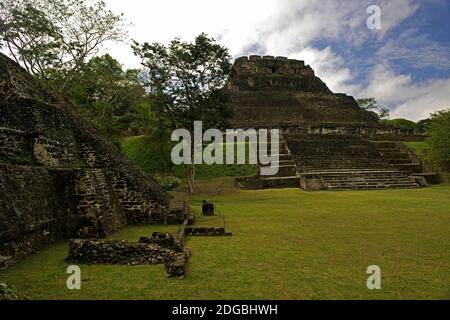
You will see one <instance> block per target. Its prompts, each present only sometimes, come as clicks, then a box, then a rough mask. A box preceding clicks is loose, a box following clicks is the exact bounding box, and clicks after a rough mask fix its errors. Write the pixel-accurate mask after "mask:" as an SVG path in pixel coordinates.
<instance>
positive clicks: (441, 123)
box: [427, 109, 450, 171]
mask: <svg viewBox="0 0 450 320" xmlns="http://www.w3.org/2000/svg"><path fill="white" fill-rule="evenodd" d="M427 143H428V145H429V146H430V157H431V159H432V160H433V161H434V162H435V163H436V164H437V165H438V166H439V167H440V168H441V169H443V170H446V171H449V170H450V109H448V110H445V111H439V112H437V113H434V114H432V115H431V124H430V130H429V138H428V139H427Z"/></svg>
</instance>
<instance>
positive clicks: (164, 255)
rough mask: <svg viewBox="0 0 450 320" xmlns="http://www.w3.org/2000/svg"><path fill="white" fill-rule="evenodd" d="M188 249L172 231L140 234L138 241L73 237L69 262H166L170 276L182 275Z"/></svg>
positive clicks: (177, 276)
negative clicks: (77, 238)
mask: <svg viewBox="0 0 450 320" xmlns="http://www.w3.org/2000/svg"><path fill="white" fill-rule="evenodd" d="M190 256H191V252H190V250H189V249H187V248H184V247H183V244H182V243H181V244H180V243H178V242H177V241H176V239H175V238H174V236H173V235H171V234H169V233H159V232H155V233H153V235H152V237H150V238H147V237H141V238H140V239H139V242H129V241H126V240H103V241H102V240H72V241H71V242H70V244H69V253H68V256H67V258H66V262H68V263H83V264H122V265H145V264H164V265H165V270H166V274H167V276H168V277H171V278H172V277H176V278H179V279H183V278H184V277H185V275H186V269H187V262H188V260H189V258H190Z"/></svg>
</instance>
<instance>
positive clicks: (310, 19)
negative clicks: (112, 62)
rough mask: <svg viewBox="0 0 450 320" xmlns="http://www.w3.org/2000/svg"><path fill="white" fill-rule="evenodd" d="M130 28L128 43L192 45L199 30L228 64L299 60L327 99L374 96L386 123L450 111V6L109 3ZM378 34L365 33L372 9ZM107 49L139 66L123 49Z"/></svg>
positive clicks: (197, 0) (315, 0)
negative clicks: (221, 48)
mask: <svg viewBox="0 0 450 320" xmlns="http://www.w3.org/2000/svg"><path fill="white" fill-rule="evenodd" d="M106 3H107V5H108V7H109V8H110V9H111V10H113V11H114V12H117V13H123V14H124V17H125V19H127V21H128V22H130V23H132V25H130V26H129V27H128V32H129V37H130V39H135V40H137V41H139V42H145V41H147V42H163V43H167V42H169V41H170V40H171V39H173V38H174V37H180V38H181V39H183V40H187V41H191V40H193V39H194V38H195V36H196V35H198V34H199V33H201V32H206V33H208V34H209V35H210V36H213V37H214V38H215V39H216V40H218V41H220V42H221V43H222V44H223V45H225V46H227V47H228V48H229V49H230V53H231V54H232V55H233V57H235V58H236V57H239V56H243V55H250V54H261V55H264V54H269V55H281V56H288V57H290V58H296V59H301V60H305V62H306V63H307V64H310V65H311V66H312V67H313V69H314V70H315V71H316V74H317V75H318V76H319V77H320V78H322V80H324V81H325V82H326V83H327V84H328V86H329V87H330V89H331V90H333V91H334V92H345V93H348V94H351V95H354V96H355V97H357V98H361V97H375V98H376V99H377V100H378V101H379V102H381V103H382V104H384V105H385V106H387V107H389V108H390V109H391V110H392V111H391V116H392V118H396V117H403V118H408V119H411V120H420V119H424V118H427V117H428V115H429V114H430V112H434V111H436V110H441V109H445V108H450V0H228V1H217V0H190V1H186V0H158V1H156V0H126V1H124V0H106ZM374 4H375V5H378V6H379V7H380V8H381V29H380V30H370V29H369V28H367V25H366V21H367V18H368V17H369V16H370V14H368V13H367V8H368V7H369V6H370V5H374ZM107 50H108V52H109V53H110V54H112V55H113V56H114V57H116V58H117V59H118V60H119V61H120V62H121V63H123V64H124V65H125V66H126V67H139V60H138V58H136V57H134V56H133V53H132V51H131V49H130V48H129V45H127V44H112V45H109V46H108V48H107Z"/></svg>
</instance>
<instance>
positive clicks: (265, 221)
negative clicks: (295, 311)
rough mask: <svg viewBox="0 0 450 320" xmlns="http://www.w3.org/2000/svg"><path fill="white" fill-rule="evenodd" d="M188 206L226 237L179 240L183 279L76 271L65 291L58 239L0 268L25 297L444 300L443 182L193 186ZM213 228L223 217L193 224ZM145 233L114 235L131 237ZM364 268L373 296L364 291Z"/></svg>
mask: <svg viewBox="0 0 450 320" xmlns="http://www.w3.org/2000/svg"><path fill="white" fill-rule="evenodd" d="M198 191H199V194H197V195H195V196H192V197H190V198H188V201H189V202H190V204H191V205H192V206H193V208H194V209H195V210H196V212H199V210H200V205H201V200H203V199H209V200H212V201H214V202H215V203H216V204H217V207H218V211H219V214H221V215H224V216H225V224H226V227H227V229H228V230H229V231H232V232H233V233H234V236H233V237H225V238H204V237H198V238H193V237H189V238H188V240H187V244H186V245H187V246H188V247H189V248H191V249H192V253H193V256H192V258H191V259H190V262H189V269H188V275H187V278H186V279H184V280H174V279H167V278H166V277H165V273H164V267H163V266H162V265H156V266H133V267H131V266H102V265H92V266H87V265H81V266H80V267H81V270H82V279H84V281H83V282H82V289H81V290H78V291H77V290H75V291H70V290H68V289H66V286H65V282H66V277H67V275H66V273H65V270H66V267H67V264H66V263H65V262H64V258H65V256H66V254H67V242H61V243H58V244H55V245H52V246H50V247H48V248H47V249H45V250H43V251H42V252H41V253H39V254H36V255H34V256H32V257H30V258H29V259H27V260H25V261H22V262H19V263H17V264H16V265H15V266H13V267H11V268H9V269H7V270H4V271H0V281H7V282H8V283H10V284H11V285H13V286H15V287H16V288H17V289H19V290H20V291H22V292H23V293H24V294H25V295H27V296H28V297H30V298H34V299H118V298H121V299H240V298H242V299H388V298H389V299H450V185H439V186H433V187H430V188H426V189H416V190H387V191H351V192H311V193H308V192H305V191H302V190H299V189H284V190H264V191H241V190H236V189H234V188H233V187H232V179H216V180H210V181H202V182H201V184H200V185H199V186H198ZM197 224H198V225H209V226H216V227H221V226H223V225H224V220H223V217H218V218H217V219H215V220H210V219H205V218H199V220H198V222H197ZM154 230H166V231H175V230H176V227H129V228H126V229H124V230H122V231H121V232H119V233H117V234H115V235H114V237H113V238H117V239H131V240H136V239H137V238H138V237H139V236H142V235H148V234H150V233H151V232H152V231H154ZM369 265H378V266H380V268H381V272H382V289H381V290H375V291H370V290H368V289H367V287H366V280H367V277H368V275H367V274H366V269H367V267H368V266H369Z"/></svg>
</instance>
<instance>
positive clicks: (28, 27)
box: [0, 0, 125, 95]
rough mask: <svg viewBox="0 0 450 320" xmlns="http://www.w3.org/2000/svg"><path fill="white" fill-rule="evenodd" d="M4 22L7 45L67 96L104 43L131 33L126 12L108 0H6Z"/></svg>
mask: <svg viewBox="0 0 450 320" xmlns="http://www.w3.org/2000/svg"><path fill="white" fill-rule="evenodd" d="M0 21H1V22H0V42H1V44H2V45H3V47H4V48H6V49H7V50H8V51H9V53H10V54H11V55H12V57H13V58H14V59H15V60H16V62H18V63H20V64H21V65H22V66H24V67H25V68H26V69H27V70H28V72H30V73H33V74H36V75H38V76H39V78H40V79H42V80H43V81H45V82H46V83H47V84H50V85H52V86H53V88H54V89H55V90H56V92H57V93H59V94H61V95H63V94H65V93H66V91H67V90H68V89H70V88H71V87H72V85H74V84H76V83H77V81H78V80H79V75H80V72H81V71H82V70H83V68H84V65H85V63H86V62H87V61H88V60H89V59H91V58H92V57H93V56H95V55H96V54H97V53H98V51H99V48H100V47H101V45H102V44H103V43H105V42H107V41H121V40H123V39H124V37H125V33H124V32H123V31H122V27H123V18H122V16H121V15H116V14H114V13H113V12H111V11H110V10H108V9H106V4H105V2H103V1H89V0H21V1H17V0H0ZM55 77H56V78H60V79H61V81H57V82H55V81H52V80H53V79H54V78H55Z"/></svg>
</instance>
